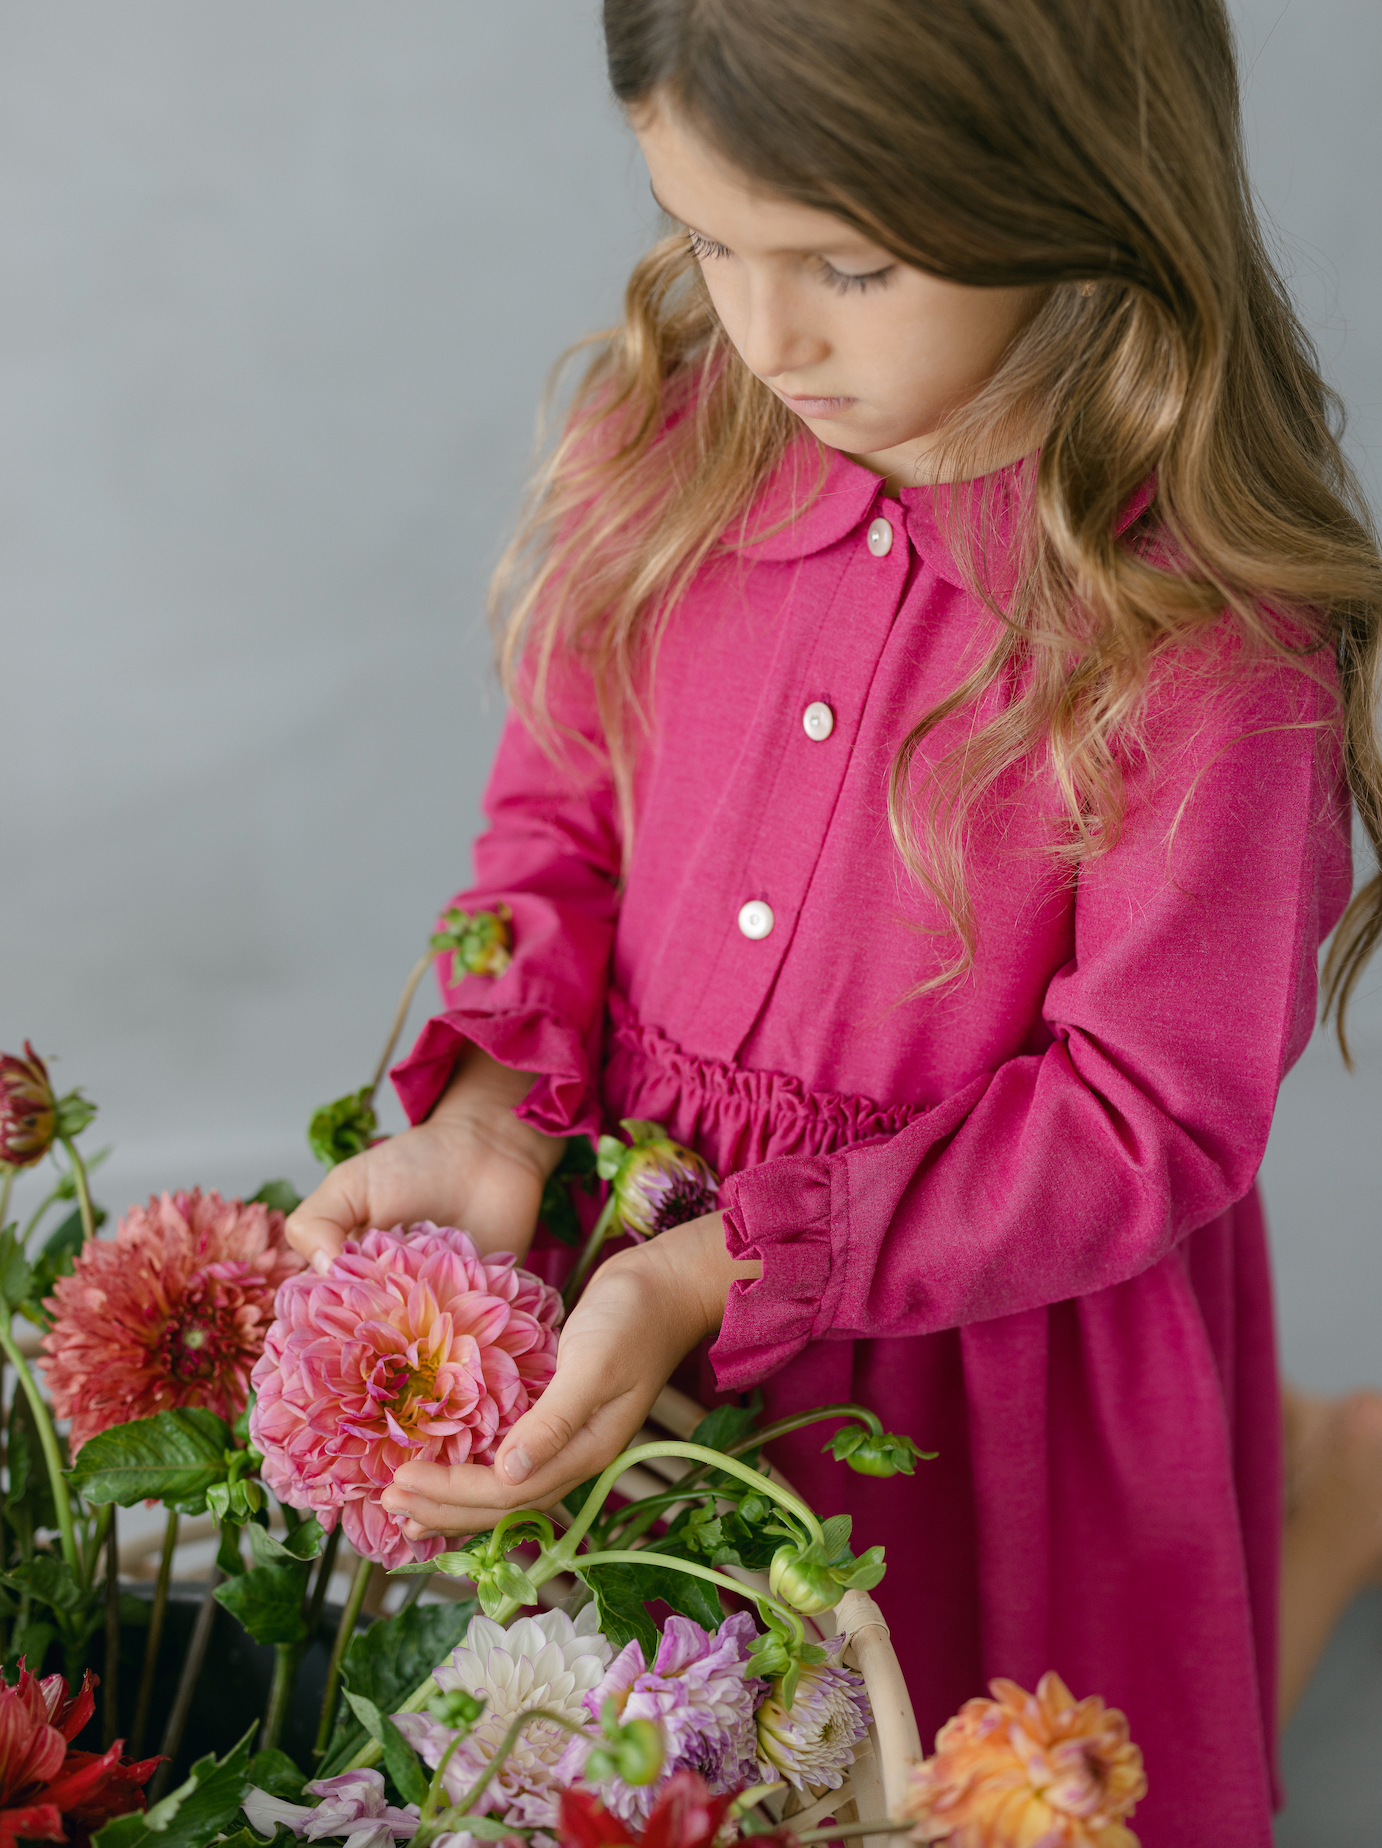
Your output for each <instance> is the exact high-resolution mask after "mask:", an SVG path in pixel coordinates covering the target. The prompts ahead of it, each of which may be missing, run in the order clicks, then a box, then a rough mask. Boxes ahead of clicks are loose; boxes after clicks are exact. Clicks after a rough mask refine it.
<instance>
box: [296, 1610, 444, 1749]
mask: <svg viewBox="0 0 1382 1848" xmlns="http://www.w3.org/2000/svg"><path fill="white" fill-rule="evenodd" d="M474 1615H475V1600H474V1598H464V1599H462V1600H460V1601H459V1602H457V1603H455V1604H410V1605H409V1606H408V1608H407V1610H406V1611H400V1612H399V1614H398V1616H397V1617H392V1618H390V1619H389V1621H388V1622H387V1623H373V1624H371V1625H370V1627H369V1629H368V1630H364V1631H360V1632H358V1633H357V1634H356V1635H355V1636H353V1637H352V1638H351V1639H350V1646H349V1648H348V1649H347V1650H346V1657H345V1665H344V1672H345V1679H346V1684H347V1686H349V1687H351V1688H353V1689H354V1691H355V1692H356V1693H357V1694H363V1695H365V1696H366V1697H367V1698H368V1699H369V1700H372V1701H373V1702H374V1704H375V1706H376V1707H378V1708H379V1710H380V1711H381V1712H382V1713H396V1712H397V1711H398V1709H399V1708H400V1707H401V1706H402V1705H403V1703H404V1701H405V1700H407V1698H408V1696H409V1695H410V1694H411V1693H412V1692H413V1690H414V1689H415V1688H417V1687H420V1686H421V1685H422V1683H423V1682H424V1681H425V1680H426V1679H427V1677H428V1676H429V1675H430V1674H431V1672H432V1670H433V1669H434V1668H435V1667H436V1666H437V1664H438V1663H439V1662H440V1661H442V1660H443V1658H444V1657H446V1656H448V1655H449V1654H450V1653H451V1651H452V1650H453V1649H454V1648H455V1647H456V1645H457V1644H458V1643H460V1642H462V1641H463V1640H464V1638H465V1633H466V1629H467V1627H468V1626H469V1623H470V1620H471V1618H472V1617H473V1616H474ZM364 1737H365V1734H364V1728H363V1727H362V1726H361V1725H360V1724H359V1722H358V1721H357V1720H356V1719H355V1718H354V1716H353V1715H352V1714H351V1713H350V1712H349V1710H348V1709H347V1708H346V1706H345V1705H344V1703H343V1704H342V1705H341V1707H340V1709H339V1710H338V1712H337V1716H336V1730H335V1733H334V1734H333V1735H332V1739H331V1745H330V1749H329V1750H328V1752H327V1755H326V1758H325V1759H324V1760H323V1762H322V1766H321V1769H320V1770H319V1771H318V1773H317V1775H318V1776H319V1777H333V1776H334V1775H335V1774H336V1772H337V1771H339V1770H340V1769H341V1768H342V1767H343V1766H344V1765H345V1764H346V1763H347V1762H348V1761H349V1760H350V1759H351V1758H353V1757H354V1755H355V1753H356V1751H357V1750H358V1749H359V1747H360V1745H361V1744H362V1743H363V1741H364Z"/></svg>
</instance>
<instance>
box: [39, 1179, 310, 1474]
mask: <svg viewBox="0 0 1382 1848" xmlns="http://www.w3.org/2000/svg"><path fill="white" fill-rule="evenodd" d="M302 1267H303V1260H302V1259H301V1258H300V1257H299V1256H298V1254H297V1253H296V1252H295V1251H291V1250H289V1248H288V1246H287V1245H286V1244H285V1243H284V1240H283V1214H282V1213H279V1212H274V1211H272V1210H271V1209H270V1208H268V1207H266V1206H260V1205H258V1204H257V1203H256V1204H248V1203H246V1202H245V1201H243V1200H223V1199H222V1198H221V1196H220V1194H218V1193H206V1194H204V1193H202V1191H201V1190H200V1188H197V1189H194V1190H193V1191H192V1192H191V1193H177V1194H164V1195H163V1197H162V1198H161V1199H159V1198H154V1199H151V1200H150V1201H149V1204H148V1205H147V1206H132V1207H131V1208H130V1210H129V1212H127V1213H126V1214H125V1216H124V1218H123V1219H122V1220H121V1221H120V1224H119V1227H118V1228H117V1230H116V1234H115V1237H114V1238H98V1239H91V1240H90V1241H89V1242H88V1243H87V1244H85V1245H83V1246H82V1248H81V1250H80V1251H79V1252H78V1253H77V1256H76V1260H75V1262H74V1265H73V1270H72V1275H71V1276H70V1277H59V1278H58V1280H57V1283H56V1284H55V1285H54V1288H53V1294H52V1295H51V1296H50V1297H49V1298H48V1299H47V1301H46V1302H45V1303H44V1308H45V1309H47V1311H48V1313H49V1315H51V1316H52V1318H53V1327H52V1331H51V1333H49V1334H47V1335H45V1336H44V1340H43V1350H44V1358H43V1359H42V1361H41V1362H40V1365H41V1366H42V1368H43V1372H44V1376H45V1378H46V1379H47V1382H48V1390H49V1392H50V1393H51V1394H52V1398H53V1409H54V1411H55V1412H56V1413H57V1415H58V1417H59V1418H70V1419H71V1420H72V1440H71V1441H72V1454H73V1455H74V1456H75V1455H76V1453H77V1452H78V1451H79V1450H80V1449H81V1447H82V1445H83V1444H84V1443H85V1442H86V1440H87V1439H88V1438H89V1437H95V1435H96V1433H97V1432H98V1431H106V1430H109V1429H110V1427H111V1426H112V1425H118V1424H125V1423H127V1422H128V1421H129V1420H130V1419H133V1418H152V1417H153V1415H154V1413H155V1412H164V1411H171V1410H172V1409H174V1408H175V1407H177V1406H181V1405H200V1406H205V1408H206V1409H207V1410H208V1411H212V1412H215V1413H217V1414H218V1415H219V1416H220V1417H222V1418H224V1419H225V1420H226V1421H227V1422H228V1423H234V1421H235V1420H236V1419H237V1418H238V1417H239V1416H240V1413H241V1412H242V1411H243V1410H244V1408H245V1403H246V1401H247V1399H248V1397H249V1389H250V1369H251V1368H252V1367H253V1366H254V1363H255V1361H256V1360H258V1358H259V1356H260V1353H261V1352H262V1350H263V1347H264V1336H265V1334H266V1333H267V1331H268V1327H269V1324H270V1322H272V1320H273V1313H274V1296H275V1295H276V1294H277V1291H278V1286H279V1285H280V1284H281V1283H284V1282H286V1280H287V1279H288V1278H289V1277H291V1276H293V1275H294V1273H295V1272H297V1271H300V1270H301V1269H302Z"/></svg>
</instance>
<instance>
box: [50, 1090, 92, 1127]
mask: <svg viewBox="0 0 1382 1848" xmlns="http://www.w3.org/2000/svg"><path fill="white" fill-rule="evenodd" d="M95 1114H96V1106H95V1104H92V1103H88V1102H87V1100H86V1098H84V1097H83V1096H82V1094H81V1092H80V1091H69V1092H68V1093H67V1095H66V1097H60V1098H59V1099H58V1101H57V1111H56V1121H55V1122H54V1124H53V1132H54V1134H55V1135H58V1136H63V1137H72V1136H80V1135H81V1133H82V1131H83V1130H84V1129H85V1128H86V1126H87V1124H88V1123H90V1121H91V1120H92V1118H93V1117H94V1116H95Z"/></svg>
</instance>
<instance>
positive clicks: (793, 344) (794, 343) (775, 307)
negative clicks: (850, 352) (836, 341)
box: [739, 277, 830, 380]
mask: <svg viewBox="0 0 1382 1848" xmlns="http://www.w3.org/2000/svg"><path fill="white" fill-rule="evenodd" d="M745 306H746V310H747V312H746V315H745V319H744V327H743V335H742V344H741V346H740V348H739V351H740V353H741V354H742V356H743V360H744V364H745V365H746V366H747V367H748V368H749V371H750V372H754V373H756V374H757V375H758V377H759V378H760V379H766V380H773V379H778V378H782V377H785V376H787V375H788V374H790V373H794V372H802V371H805V370H806V369H807V368H808V367H810V366H814V365H819V363H820V362H821V360H823V359H824V358H825V357H826V354H827V353H828V352H829V350H830V349H829V342H828V341H827V340H825V338H824V337H823V336H822V335H821V334H819V333H817V332H816V331H815V330H814V328H813V327H812V325H811V321H812V317H811V315H810V313H809V310H808V306H807V304H806V303H805V302H803V301H802V300H801V297H800V291H799V290H797V289H795V288H793V287H792V284H791V282H790V281H788V280H785V279H781V278H778V277H758V278H755V279H754V280H753V282H752V283H751V284H750V287H749V291H748V301H747V303H746V304H745Z"/></svg>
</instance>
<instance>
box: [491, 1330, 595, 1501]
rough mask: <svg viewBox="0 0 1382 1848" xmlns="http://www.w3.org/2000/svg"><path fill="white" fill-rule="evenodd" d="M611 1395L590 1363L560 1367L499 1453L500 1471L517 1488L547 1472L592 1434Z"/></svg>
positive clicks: (575, 1362) (573, 1362) (575, 1361)
mask: <svg viewBox="0 0 1382 1848" xmlns="http://www.w3.org/2000/svg"><path fill="white" fill-rule="evenodd" d="M608 1396H609V1394H608V1389H607V1387H606V1386H605V1384H604V1383H603V1381H602V1379H601V1377H600V1375H599V1373H598V1372H597V1371H596V1370H594V1369H592V1368H591V1366H590V1365H589V1364H588V1363H583V1362H582V1361H580V1360H578V1359H574V1358H573V1359H572V1360H571V1361H569V1362H568V1363H567V1365H565V1366H561V1365H560V1364H559V1365H558V1367H557V1371H556V1373H555V1374H554V1375H553V1377H552V1382H551V1384H550V1385H549V1386H548V1387H547V1389H546V1391H545V1392H544V1393H543V1395H542V1397H541V1398H540V1399H539V1400H538V1402H537V1404H536V1405H533V1406H530V1407H529V1409H528V1410H527V1411H526V1412H525V1413H524V1414H523V1416H522V1417H521V1418H520V1419H519V1420H518V1422H517V1424H515V1425H514V1426H513V1427H512V1429H511V1430H510V1431H509V1433H508V1436H507V1437H506V1438H505V1439H504V1441H503V1443H502V1444H500V1446H499V1448H498V1450H497V1451H496V1452H495V1457H494V1467H495V1470H496V1471H497V1473H498V1475H499V1478H500V1480H501V1481H503V1482H508V1483H512V1484H514V1485H515V1486H517V1484H519V1483H520V1482H526V1481H527V1480H528V1478H529V1477H530V1476H535V1475H537V1474H538V1472H539V1471H540V1470H543V1469H545V1468H546V1466H547V1465H548V1464H549V1463H551V1462H552V1461H553V1460H554V1459H555V1458H557V1457H559V1456H560V1455H561V1453H562V1452H563V1451H564V1450H569V1449H570V1448H571V1446H572V1445H573V1444H574V1443H575V1442H576V1441H577V1439H578V1438H579V1437H581V1435H582V1434H583V1433H585V1432H586V1431H587V1427H588V1426H589V1425H590V1423H591V1421H592V1419H593V1418H594V1416H595V1414H596V1413H597V1412H599V1411H600V1410H601V1409H602V1408H603V1406H604V1405H605V1403H606V1400H607V1399H608Z"/></svg>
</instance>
